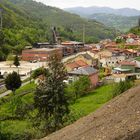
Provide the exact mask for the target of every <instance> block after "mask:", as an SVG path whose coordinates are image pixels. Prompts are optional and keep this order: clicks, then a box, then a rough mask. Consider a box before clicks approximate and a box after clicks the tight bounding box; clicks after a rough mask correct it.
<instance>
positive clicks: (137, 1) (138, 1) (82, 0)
mask: <svg viewBox="0 0 140 140" xmlns="http://www.w3.org/2000/svg"><path fill="white" fill-rule="evenodd" d="M36 1H40V2H43V3H45V4H46V5H50V6H55V7H59V8H68V7H76V6H84V7H88V6H108V7H112V8H124V7H129V8H135V9H139V10H140V0H36Z"/></svg>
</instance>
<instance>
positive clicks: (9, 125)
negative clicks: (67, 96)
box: [0, 84, 112, 137]
mask: <svg viewBox="0 0 140 140" xmlns="http://www.w3.org/2000/svg"><path fill="white" fill-rule="evenodd" d="M31 88H32V89H34V88H35V85H34V84H31V85H30V84H28V85H26V86H24V87H22V88H21V89H19V90H17V94H20V93H22V92H23V91H25V90H30V89H31ZM111 98H112V85H107V86H103V87H100V88H98V89H96V90H95V91H93V92H91V93H89V94H88V95H87V96H85V97H82V98H80V99H78V100H77V101H76V103H75V104H73V105H71V107H70V108H71V110H74V112H75V113H76V114H77V113H78V114H80V115H78V116H74V117H76V119H79V118H80V117H83V116H85V115H87V114H89V113H91V112H93V111H95V110H96V109H97V108H99V107H101V106H102V105H103V104H104V103H106V102H107V101H109V100H110V99H111ZM22 101H23V102H25V103H26V102H28V103H29V102H33V94H32V93H30V94H27V95H25V96H23V97H22ZM9 106H10V104H9V103H6V104H4V105H2V106H0V107H1V110H0V116H3V115H7V116H9V115H11V112H10V111H9ZM74 115H75V114H74ZM1 127H2V132H3V133H7V134H8V133H9V134H10V135H15V134H16V135H17V134H20V135H21V134H24V133H25V132H26V133H31V134H33V135H36V136H37V137H39V135H41V132H38V130H35V129H34V128H33V127H32V126H31V123H30V122H29V121H28V120H22V121H19V120H14V121H11V120H9V121H4V122H2V123H1Z"/></svg>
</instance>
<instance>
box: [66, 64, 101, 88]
mask: <svg viewBox="0 0 140 140" xmlns="http://www.w3.org/2000/svg"><path fill="white" fill-rule="evenodd" d="M68 74H69V80H70V81H71V82H72V81H76V80H78V79H79V76H88V77H89V79H90V81H91V86H92V87H95V86H97V84H98V82H99V79H98V71H97V70H96V69H94V68H93V67H90V66H87V67H81V68H78V69H76V70H73V71H71V72H69V73H68Z"/></svg>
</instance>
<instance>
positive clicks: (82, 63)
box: [75, 60, 88, 67]
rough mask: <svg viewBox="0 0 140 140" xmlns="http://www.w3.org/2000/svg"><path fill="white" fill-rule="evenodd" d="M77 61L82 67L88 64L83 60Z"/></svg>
mask: <svg viewBox="0 0 140 140" xmlns="http://www.w3.org/2000/svg"><path fill="white" fill-rule="evenodd" d="M75 63H77V64H78V65H79V66H80V67H84V66H87V65H88V64H87V63H86V62H84V61H82V60H77V61H76V62H75Z"/></svg>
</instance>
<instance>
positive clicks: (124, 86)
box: [113, 80, 134, 97]
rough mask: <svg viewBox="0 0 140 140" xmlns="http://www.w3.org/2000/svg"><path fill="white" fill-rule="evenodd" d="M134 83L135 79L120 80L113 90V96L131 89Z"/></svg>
mask: <svg viewBox="0 0 140 140" xmlns="http://www.w3.org/2000/svg"><path fill="white" fill-rule="evenodd" d="M133 85H134V83H133V81H130V80H127V81H120V83H118V84H116V85H115V87H114V90H113V97H115V96H117V95H120V94H121V93H123V92H125V91H126V90H128V89H130V88H131V87H132V86H133Z"/></svg>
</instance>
